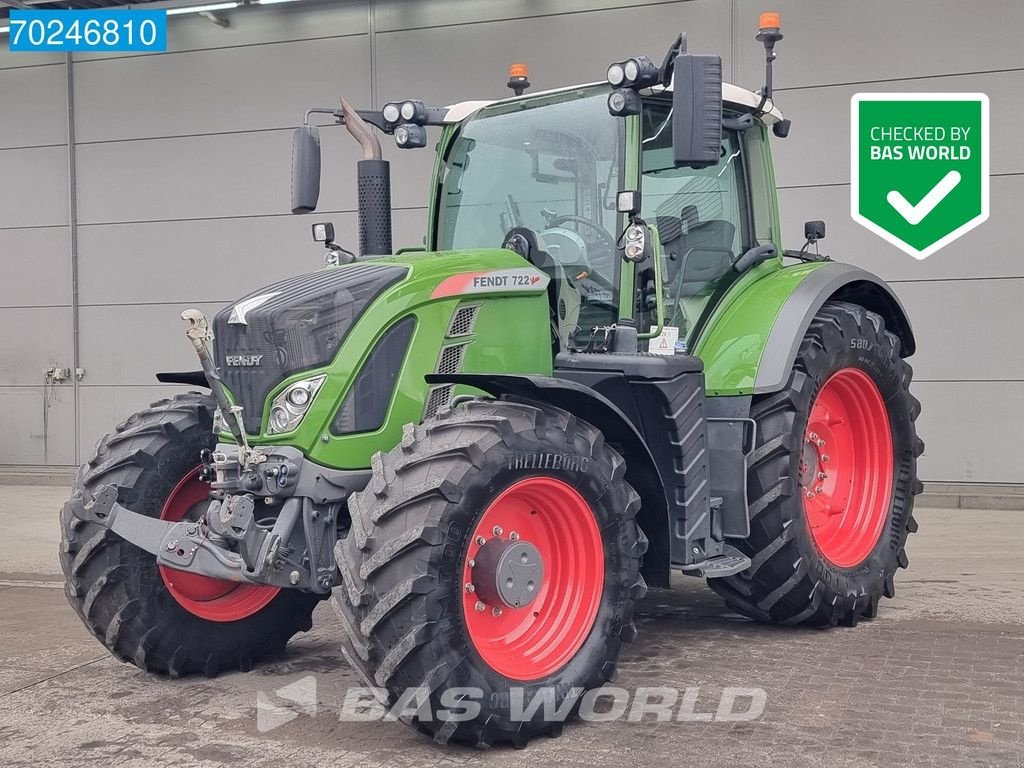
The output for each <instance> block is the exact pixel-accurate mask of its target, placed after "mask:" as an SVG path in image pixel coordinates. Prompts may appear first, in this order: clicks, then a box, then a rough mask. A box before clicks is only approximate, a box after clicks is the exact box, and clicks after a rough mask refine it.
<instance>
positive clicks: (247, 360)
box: [226, 355, 263, 368]
mask: <svg viewBox="0 0 1024 768" xmlns="http://www.w3.org/2000/svg"><path fill="white" fill-rule="evenodd" d="M226 362H227V364H228V367H230V368H255V367H256V366H259V365H263V355H228V356H227V358H226Z"/></svg>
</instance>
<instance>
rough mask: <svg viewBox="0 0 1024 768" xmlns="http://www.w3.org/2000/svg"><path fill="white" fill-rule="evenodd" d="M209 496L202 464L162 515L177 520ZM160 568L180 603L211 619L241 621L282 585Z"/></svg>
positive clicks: (176, 490)
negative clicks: (249, 582) (250, 582)
mask: <svg viewBox="0 0 1024 768" xmlns="http://www.w3.org/2000/svg"><path fill="white" fill-rule="evenodd" d="M209 496H210V486H209V485H208V484H207V483H204V482H203V481H202V480H200V479H199V467H196V468H195V469H193V470H192V471H191V472H189V473H188V474H187V475H185V476H184V477H183V478H181V480H179V481H178V484H177V485H176V486H174V490H172V491H171V495H170V496H168V497H167V501H165V502H164V506H163V509H162V510H160V519H161V520H169V521H171V522H174V523H176V522H178V521H179V520H184V519H185V518H186V517H188V516H189V514H190V513H192V512H194V511H197V510H201V509H202V505H203V504H204V503H205V502H207V501H209ZM159 568H160V577H161V578H162V579H163V580H164V584H165V585H166V586H167V591H168V592H170V593H171V596H172V597H173V598H174V599H175V600H176V601H177V603H178V605H180V606H181V607H182V608H184V609H185V610H187V611H188V612H189V613H191V614H193V615H195V616H198V617H199V618H201V619H208V620H210V621H238V620H239V619H244V618H246V617H247V616H252V615H253V614H254V613H256V612H257V611H259V610H260V609H261V608H264V607H265V606H266V605H267V604H268V603H269V602H270V601H271V600H273V599H274V598H275V597H276V596H277V593H278V591H279V589H280V588H279V587H261V586H257V585H255V584H239V583H238V582H234V581H225V580H224V579H213V578H210V577H209V576H200V575H198V574H195V573H187V572H186V571H178V570H175V569H174V568H168V567H167V566H163V565H161V566H159Z"/></svg>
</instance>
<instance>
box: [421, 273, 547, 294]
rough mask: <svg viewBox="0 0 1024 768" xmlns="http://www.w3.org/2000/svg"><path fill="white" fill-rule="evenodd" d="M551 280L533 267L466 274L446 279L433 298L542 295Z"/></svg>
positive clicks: (436, 289) (435, 291)
mask: <svg viewBox="0 0 1024 768" xmlns="http://www.w3.org/2000/svg"><path fill="white" fill-rule="evenodd" d="M549 282H551V278H549V277H548V276H547V275H545V274H544V273H543V272H538V271H537V270H536V269H533V268H532V267H517V268H514V269H495V270H492V271H490V272H464V273H463V274H461V275H452V276H451V277H446V278H445V279H444V280H442V281H441V283H440V284H439V285H438V286H437V288H435V289H434V292H433V294H431V298H434V299H441V298H444V297H446V296H461V295H463V294H467V293H504V292H507V291H526V292H531V293H540V292H541V291H544V290H546V289H547V287H548V283H549Z"/></svg>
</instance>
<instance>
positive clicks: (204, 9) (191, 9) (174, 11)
mask: <svg viewBox="0 0 1024 768" xmlns="http://www.w3.org/2000/svg"><path fill="white" fill-rule="evenodd" d="M238 5H239V3H237V2H232V3H210V4H209V5H186V6H182V7H181V8H168V9H167V15H168V16H180V15H182V14H183V13H209V12H211V11H230V10H231V9H232V8H237V7H238Z"/></svg>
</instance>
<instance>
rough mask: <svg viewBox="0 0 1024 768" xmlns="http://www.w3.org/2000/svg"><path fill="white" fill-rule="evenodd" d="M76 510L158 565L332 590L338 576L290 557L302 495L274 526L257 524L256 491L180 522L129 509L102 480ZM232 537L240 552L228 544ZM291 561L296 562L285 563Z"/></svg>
mask: <svg viewBox="0 0 1024 768" xmlns="http://www.w3.org/2000/svg"><path fill="white" fill-rule="evenodd" d="M69 503H70V506H71V514H72V515H74V516H75V517H76V518H77V519H79V520H82V521H83V522H87V523H93V524H95V525H99V526H101V527H103V528H106V529H108V530H109V531H111V532H112V533H114V534H116V535H118V536H120V537H121V538H122V539H124V540H125V541H128V542H130V543H132V544H134V545H135V546H137V547H139V548H140V549H142V550H145V551H146V552H149V553H150V554H152V555H155V556H156V561H157V565H164V566H167V567H169V568H173V569H175V570H178V571H185V572H187V573H195V574H198V575H201V576H209V577H211V578H214V579H223V580H225V581H234V582H241V583H250V584H262V585H268V584H269V585H272V586H278V587H299V588H302V589H308V590H310V591H313V592H321V593H322V592H329V591H330V588H331V587H332V586H333V583H332V582H333V580H330V579H327V580H325V579H323V578H322V577H319V576H317V575H316V574H312V573H310V572H309V569H308V568H305V567H297V566H299V565H300V564H298V563H291V560H290V557H289V555H290V553H289V552H287V551H285V550H287V547H282V543H286V542H288V541H289V540H290V539H291V537H292V533H293V531H295V528H296V525H297V524H299V523H300V521H302V517H303V499H300V498H296V497H293V498H290V499H287V500H286V501H285V502H284V504H283V506H282V508H281V513H280V514H279V515H278V517H277V521H276V522H275V523H274V527H273V528H272V529H271V530H269V531H268V530H266V529H263V528H260V527H259V526H258V525H257V524H256V519H255V515H254V514H253V510H254V500H253V497H252V496H250V495H248V494H240V495H228V496H226V497H225V498H224V499H223V500H221V499H214V500H212V501H211V502H210V506H209V508H208V509H207V511H206V513H205V514H204V515H203V516H202V518H201V519H199V520H194V521H191V520H182V521H180V522H177V523H173V522H169V521H166V520H158V519H155V518H152V517H148V516H146V515H142V514H139V513H138V512H133V511H131V510H130V509H127V508H125V507H123V506H121V504H119V503H118V501H117V489H116V488H115V487H114V486H112V485H102V486H100V487H99V488H98V489H97V491H96V493H95V494H94V495H93V496H92V498H85V497H84V496H83V495H82V494H81V493H76V494H75V495H74V496H73V497H72V498H71V500H70V502H69ZM228 542H233V543H234V544H235V545H236V547H237V549H238V552H233V551H231V550H229V549H227V548H226V547H225V546H224V545H225V544H227V543H228ZM286 562H288V563H289V564H291V565H292V566H293V567H292V568H291V569H289V568H285V567H284V565H285V564H286Z"/></svg>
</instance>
